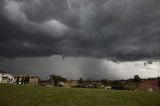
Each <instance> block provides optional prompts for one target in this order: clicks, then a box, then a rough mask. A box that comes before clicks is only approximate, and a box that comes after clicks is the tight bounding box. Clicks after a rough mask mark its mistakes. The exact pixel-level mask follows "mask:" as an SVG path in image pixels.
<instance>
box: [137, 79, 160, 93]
mask: <svg viewBox="0 0 160 106" xmlns="http://www.w3.org/2000/svg"><path fill="white" fill-rule="evenodd" d="M138 90H143V91H157V90H160V80H159V79H157V78H155V79H144V80H142V81H141V82H140V83H139V84H138Z"/></svg>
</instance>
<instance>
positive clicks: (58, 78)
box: [50, 74, 66, 86]
mask: <svg viewBox="0 0 160 106" xmlns="http://www.w3.org/2000/svg"><path fill="white" fill-rule="evenodd" d="M50 79H51V80H52V82H53V83H54V85H55V86H59V82H60V81H64V82H65V81H66V78H63V77H61V76H60V75H55V74H52V75H50Z"/></svg>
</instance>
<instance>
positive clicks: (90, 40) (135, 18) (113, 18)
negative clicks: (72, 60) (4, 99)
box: [0, 0, 160, 61]
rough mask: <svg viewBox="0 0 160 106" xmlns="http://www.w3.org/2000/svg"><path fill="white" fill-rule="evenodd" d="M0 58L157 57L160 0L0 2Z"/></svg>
mask: <svg viewBox="0 0 160 106" xmlns="http://www.w3.org/2000/svg"><path fill="white" fill-rule="evenodd" d="M0 29H1V31H0V56H1V57H6V58H15V57H35V56H51V55H56V54H60V55H64V56H82V57H94V58H108V59H112V60H120V61H135V60H144V59H160V54H159V53H160V36H159V34H160V30H159V29H160V1H159V0H152V1H151V0H134V1H133V0H118V1H117V0H1V1H0Z"/></svg>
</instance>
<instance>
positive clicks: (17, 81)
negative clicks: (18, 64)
mask: <svg viewBox="0 0 160 106" xmlns="http://www.w3.org/2000/svg"><path fill="white" fill-rule="evenodd" d="M16 83H17V84H19V75H18V76H17V80H16Z"/></svg>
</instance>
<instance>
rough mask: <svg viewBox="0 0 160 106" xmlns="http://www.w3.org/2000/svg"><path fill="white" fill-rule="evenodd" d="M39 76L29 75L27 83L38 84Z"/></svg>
mask: <svg viewBox="0 0 160 106" xmlns="http://www.w3.org/2000/svg"><path fill="white" fill-rule="evenodd" d="M39 80H40V79H39V77H37V76H31V77H30V79H29V84H30V85H38V84H39Z"/></svg>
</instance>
